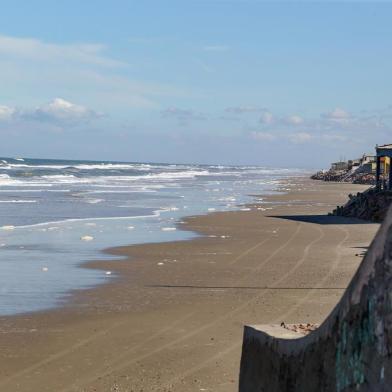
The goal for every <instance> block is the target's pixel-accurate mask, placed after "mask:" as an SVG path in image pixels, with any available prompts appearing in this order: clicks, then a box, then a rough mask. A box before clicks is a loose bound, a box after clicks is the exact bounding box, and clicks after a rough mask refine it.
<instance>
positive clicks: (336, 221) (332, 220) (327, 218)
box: [268, 215, 377, 225]
mask: <svg viewBox="0 0 392 392" xmlns="http://www.w3.org/2000/svg"><path fill="white" fill-rule="evenodd" d="M268 217H269V218H278V219H287V220H292V221H297V222H306V223H317V224H319V225H374V224H377V223H375V222H372V221H366V220H362V219H356V218H347V217H344V216H334V215H269V216H268Z"/></svg>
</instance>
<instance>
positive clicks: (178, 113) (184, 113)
mask: <svg viewBox="0 0 392 392" xmlns="http://www.w3.org/2000/svg"><path fill="white" fill-rule="evenodd" d="M161 115H162V116H163V117H165V118H174V119H176V120H178V121H179V122H181V123H182V124H184V123H187V122H189V121H191V120H205V119H206V117H205V116H204V115H203V114H202V113H197V112H195V111H193V110H189V109H181V108H178V107H176V106H172V107H169V108H167V109H165V110H163V111H162V112H161Z"/></svg>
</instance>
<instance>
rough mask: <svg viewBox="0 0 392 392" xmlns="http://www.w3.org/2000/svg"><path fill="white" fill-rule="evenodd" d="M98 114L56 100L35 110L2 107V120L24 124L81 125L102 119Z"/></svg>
mask: <svg viewBox="0 0 392 392" xmlns="http://www.w3.org/2000/svg"><path fill="white" fill-rule="evenodd" d="M101 116H102V114H100V113H97V112H95V111H93V110H91V109H88V108H86V107H85V106H82V105H77V104H75V103H72V102H69V101H66V100H65V99H63V98H55V99H53V100H52V101H51V102H49V103H47V104H44V105H41V106H39V107H37V108H35V109H29V108H23V109H20V108H12V107H9V106H2V105H0V120H9V121H15V122H22V123H29V122H30V123H31V122H47V123H53V124H55V125H60V126H62V125H67V126H72V125H79V124H82V123H85V122H88V121H90V120H92V119H94V118H97V117H101Z"/></svg>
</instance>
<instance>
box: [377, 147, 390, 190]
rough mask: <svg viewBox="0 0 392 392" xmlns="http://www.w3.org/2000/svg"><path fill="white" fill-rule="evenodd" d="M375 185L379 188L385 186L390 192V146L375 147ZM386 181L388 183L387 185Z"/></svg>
mask: <svg viewBox="0 0 392 392" xmlns="http://www.w3.org/2000/svg"><path fill="white" fill-rule="evenodd" d="M376 153H377V158H376V184H377V187H378V188H381V187H382V185H383V184H386V186H387V188H388V189H389V190H392V165H391V160H392V144H384V145H383V146H376ZM387 181H388V183H387Z"/></svg>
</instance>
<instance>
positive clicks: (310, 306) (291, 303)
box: [0, 178, 378, 392]
mask: <svg viewBox="0 0 392 392" xmlns="http://www.w3.org/2000/svg"><path fill="white" fill-rule="evenodd" d="M365 188H366V187H364V186H360V185H352V184H335V183H322V182H316V181H311V180H308V179H305V178H297V179H294V180H291V185H283V186H282V192H279V193H277V194H275V195H273V196H269V197H267V198H263V200H261V201H258V200H257V198H256V199H255V204H253V205H249V206H246V208H245V207H244V208H243V209H242V210H241V211H234V212H222V213H221V212H219V213H211V214H209V215H204V216H195V217H188V218H186V219H185V220H184V222H183V223H182V224H181V226H182V227H183V228H184V229H187V230H192V231H195V232H197V233H199V234H200V237H198V238H196V239H193V240H190V241H179V242H167V243H156V244H144V245H136V246H129V247H121V248H116V249H111V250H109V252H110V253H113V254H116V255H121V256H123V259H121V260H116V261H104V262H101V261H96V262H93V263H89V264H88V267H89V268H99V269H103V270H106V271H111V272H112V279H111V281H110V282H111V283H109V284H105V285H102V286H99V287H96V288H93V289H90V290H84V291H79V292H75V293H73V294H72V295H70V296H69V298H67V300H66V302H65V305H64V307H61V308H59V309H57V310H53V311H47V312H39V313H33V314H25V315H20V316H13V317H2V318H1V319H0V331H1V334H0V345H1V351H0V391H15V392H16V391H21V392H22V391H23V392H35V391H37V392H38V391H40V392H41V391H50V392H53V391H56V392H65V391H89V392H90V391H102V392H104V391H105V392H106V391H133V392H136V391H137V392H139V391H144V392H149V391H173V392H174V391H176V392H177V391H178V392H188V391H189V392H190V391H192V392H193V391H214V392H223V391H225V392H232V391H236V390H237V385H238V372H239V361H240V355H241V344H242V333H243V325H244V324H255V323H257V324H260V323H280V322H282V321H284V322H286V323H295V322H311V323H320V322H322V321H323V319H324V318H325V317H326V316H327V315H328V313H329V312H330V311H331V310H332V308H333V307H334V306H335V305H336V303H337V302H338V301H339V298H340V297H341V295H342V293H343V291H344V289H345V287H346V286H347V284H348V283H349V281H350V279H351V277H352V276H353V274H354V272H355V270H356V268H357V267H358V265H359V263H360V262H361V260H362V255H363V252H365V251H366V248H367V246H368V245H369V243H370V242H371V240H372V238H373V237H374V235H375V233H376V231H377V229H378V225H377V224H372V223H367V222H361V221H357V220H350V219H345V218H337V217H328V216H326V214H327V213H328V212H329V211H331V210H332V209H333V208H334V207H336V205H338V204H342V203H344V202H345V201H346V200H347V195H348V194H349V193H350V192H352V193H356V192H358V191H361V190H363V189H365Z"/></svg>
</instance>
